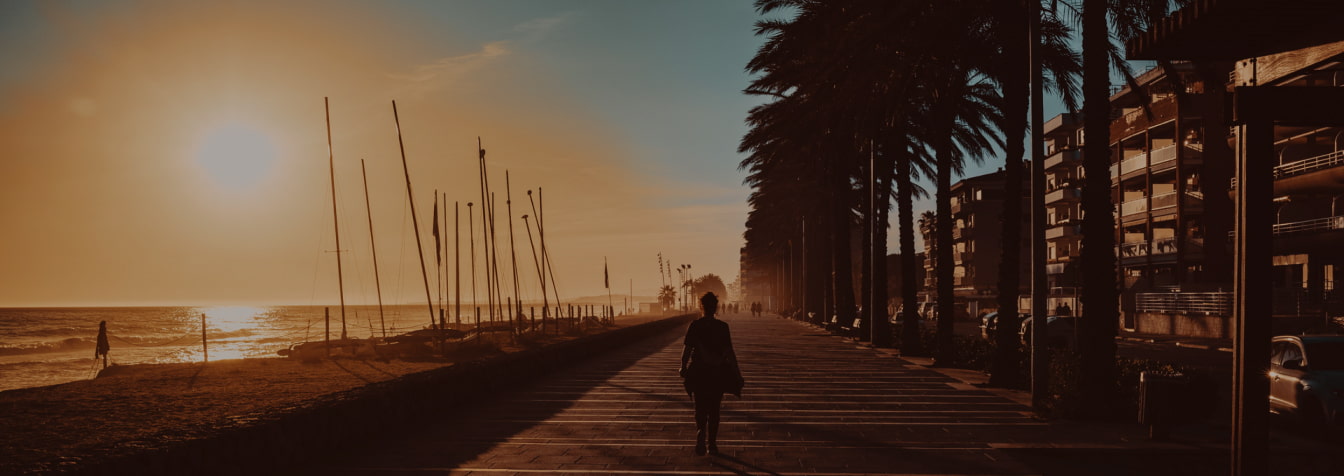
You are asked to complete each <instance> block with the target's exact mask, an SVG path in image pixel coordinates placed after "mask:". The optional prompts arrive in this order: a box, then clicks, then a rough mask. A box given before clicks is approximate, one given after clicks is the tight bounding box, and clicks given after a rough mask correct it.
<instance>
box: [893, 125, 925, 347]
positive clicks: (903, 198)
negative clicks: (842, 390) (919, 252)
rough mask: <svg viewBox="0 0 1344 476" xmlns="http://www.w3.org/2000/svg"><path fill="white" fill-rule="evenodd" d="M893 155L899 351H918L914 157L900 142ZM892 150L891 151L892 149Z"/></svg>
mask: <svg viewBox="0 0 1344 476" xmlns="http://www.w3.org/2000/svg"><path fill="white" fill-rule="evenodd" d="M895 151H899V153H900V154H901V156H900V157H897V158H896V216H897V221H899V222H900V223H899V229H898V230H899V231H898V233H899V235H900V237H899V239H900V242H901V244H900V249H901V309H902V314H901V354H902V355H920V354H921V353H922V352H923V349H920V345H919V312H917V309H916V307H917V306H918V304H919V288H920V287H922V286H923V283H919V282H916V281H917V280H918V279H919V269H920V268H922V267H923V266H924V264H923V263H920V262H918V261H917V260H916V259H915V216H914V206H913V203H914V195H915V192H914V190H913V188H914V183H912V181H911V178H910V161H912V160H914V156H913V154H910V152H909V151H908V150H906V147H905V145H904V144H902V145H901V146H899V147H897V148H895ZM895 151H893V152H895Z"/></svg>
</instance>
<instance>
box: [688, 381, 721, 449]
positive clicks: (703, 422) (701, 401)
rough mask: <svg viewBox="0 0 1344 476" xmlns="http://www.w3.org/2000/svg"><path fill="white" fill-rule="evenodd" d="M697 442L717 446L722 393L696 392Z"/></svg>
mask: <svg viewBox="0 0 1344 476" xmlns="http://www.w3.org/2000/svg"><path fill="white" fill-rule="evenodd" d="M694 397H695V441H696V443H697V444H705V443H706V442H708V443H709V444H710V445H713V444H715V442H716V441H717V437H718V434H719V408H720V407H721V406H722V404H723V393H722V392H695V394H694Z"/></svg>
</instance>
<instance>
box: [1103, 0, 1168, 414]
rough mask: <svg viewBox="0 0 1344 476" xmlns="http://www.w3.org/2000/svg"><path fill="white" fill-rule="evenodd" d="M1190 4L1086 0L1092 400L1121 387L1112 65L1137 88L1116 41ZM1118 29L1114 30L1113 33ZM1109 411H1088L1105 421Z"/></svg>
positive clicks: (1133, 34)
mask: <svg viewBox="0 0 1344 476" xmlns="http://www.w3.org/2000/svg"><path fill="white" fill-rule="evenodd" d="M1184 3H1187V2H1186V1H1185V0H1177V1H1175V2H1171V1H1168V0H1083V1H1082V12H1081V17H1082V21H1081V23H1082V57H1083V88H1082V89H1083V134H1084V136H1085V137H1086V138H1087V141H1086V142H1085V143H1084V144H1083V171H1084V175H1085V177H1084V181H1083V197H1082V202H1083V227H1082V231H1083V240H1082V250H1081V253H1080V254H1081V257H1080V259H1081V262H1082V267H1083V273H1082V275H1083V283H1082V284H1083V290H1082V296H1081V303H1082V307H1083V308H1084V309H1086V316H1085V317H1084V318H1083V319H1081V320H1080V321H1079V334H1080V359H1079V367H1078V370H1079V372H1078V374H1079V393H1080V396H1081V398H1083V399H1084V400H1085V401H1089V402H1105V401H1107V399H1109V398H1110V397H1112V396H1113V394H1114V392H1113V391H1112V390H1113V388H1114V386H1115V381H1116V377H1115V376H1116V372H1117V370H1116V365H1115V362H1116V354H1115V351H1116V345H1115V336H1116V330H1117V328H1118V327H1119V323H1120V312H1119V283H1118V281H1117V277H1118V273H1117V264H1116V258H1115V218H1114V216H1113V215H1112V213H1113V212H1112V210H1113V209H1114V208H1113V207H1114V204H1113V203H1112V199H1111V177H1110V162H1111V152H1110V142H1111V140H1110V114H1109V112H1110V98H1109V96H1110V76H1111V72H1110V67H1111V66H1112V65H1115V66H1117V69H1118V70H1119V71H1120V72H1122V73H1124V77H1125V80H1126V82H1127V83H1129V85H1130V86H1131V87H1132V88H1135V89H1138V85H1137V83H1135V81H1134V79H1133V76H1132V75H1131V74H1130V73H1129V70H1128V67H1127V63H1125V61H1124V59H1123V57H1122V56H1121V55H1120V53H1119V49H1118V48H1117V46H1116V45H1117V43H1116V42H1114V41H1112V38H1115V39H1117V40H1119V41H1121V42H1123V41H1125V40H1128V39H1130V38H1133V37H1134V36H1137V35H1138V34H1139V33H1141V32H1142V31H1143V30H1144V29H1146V28H1147V27H1148V26H1149V25H1152V24H1154V23H1155V22H1156V21H1157V20H1159V19H1161V18H1162V17H1163V16H1165V15H1166V13H1167V11H1168V8H1170V7H1173V6H1176V7H1179V6H1180V5H1183V4H1184ZM1108 20H1109V22H1108ZM1112 28H1113V29H1112ZM1101 407H1102V405H1089V406H1087V408H1089V409H1091V410H1093V415H1088V416H1097V415H1100V408H1101Z"/></svg>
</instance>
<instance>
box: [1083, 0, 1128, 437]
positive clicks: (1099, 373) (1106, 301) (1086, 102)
mask: <svg viewBox="0 0 1344 476" xmlns="http://www.w3.org/2000/svg"><path fill="white" fill-rule="evenodd" d="M1106 4H1107V1H1106V0H1084V2H1083V21H1082V25H1083V32H1082V36H1083V129H1084V130H1083V133H1084V135H1085V136H1086V137H1087V142H1086V143H1085V144H1084V145H1083V169H1084V172H1085V175H1086V178H1085V182H1084V185H1083V249H1082V251H1081V254H1082V256H1081V261H1082V266H1083V273H1082V274H1083V291H1082V307H1083V309H1085V310H1086V316H1084V317H1083V318H1082V319H1081V322H1079V327H1080V331H1081V332H1080V333H1081V334H1082V336H1081V341H1082V342H1080V344H1081V345H1080V346H1079V348H1080V353H1081V356H1080V357H1081V359H1080V361H1079V367H1078V376H1079V391H1080V396H1081V398H1082V401H1084V402H1088V405H1084V407H1085V408H1089V409H1094V410H1100V409H1103V408H1106V405H1105V402H1107V401H1109V399H1110V397H1111V396H1112V395H1113V392H1111V391H1110V390H1111V389H1112V387H1114V384H1115V374H1116V368H1115V350H1116V349H1115V331H1116V326H1117V324H1118V322H1119V309H1118V307H1117V304H1118V303H1117V298H1118V292H1117V287H1116V263H1115V236H1114V233H1115V218H1114V217H1113V215H1112V210H1113V205H1112V203H1111V177H1110V163H1111V157H1110V146H1109V144H1110V124H1109V117H1110V115H1109V114H1108V111H1109V110H1110V102H1109V95H1110V70H1109V63H1108V60H1109V59H1108V56H1107V46H1108V45H1107V42H1108V41H1110V38H1109V31H1108V29H1107V24H1106ZM1092 413H1093V414H1094V415H1093V416H1095V414H1096V413H1098V412H1097V411H1093V412H1092Z"/></svg>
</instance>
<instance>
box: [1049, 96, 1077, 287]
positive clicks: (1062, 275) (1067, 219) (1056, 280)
mask: <svg viewBox="0 0 1344 476" xmlns="http://www.w3.org/2000/svg"><path fill="white" fill-rule="evenodd" d="M1082 128H1083V124H1082V117H1081V115H1079V114H1072V113H1066V114H1060V115H1058V116H1055V117H1054V118H1052V119H1050V120H1049V121H1046V123H1045V125H1044V127H1043V131H1044V134H1043V135H1044V139H1045V164H1044V168H1045V216H1046V229H1045V256H1046V264H1045V273H1046V281H1047V284H1048V286H1049V288H1050V297H1049V298H1047V299H1046V308H1047V309H1058V308H1060V307H1061V306H1068V308H1069V309H1071V310H1073V311H1074V312H1081V311H1082V306H1081V303H1080V302H1079V300H1078V294H1079V289H1078V285H1079V282H1080V276H1079V273H1080V271H1081V270H1080V269H1079V265H1078V256H1079V250H1080V249H1081V245H1082V237H1083V235H1082V216H1083V213H1082V196H1083V194H1082V192H1083V188H1082V187H1083V150H1082V145H1083V141H1082V136H1083V132H1082V130H1083V129H1082Z"/></svg>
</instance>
